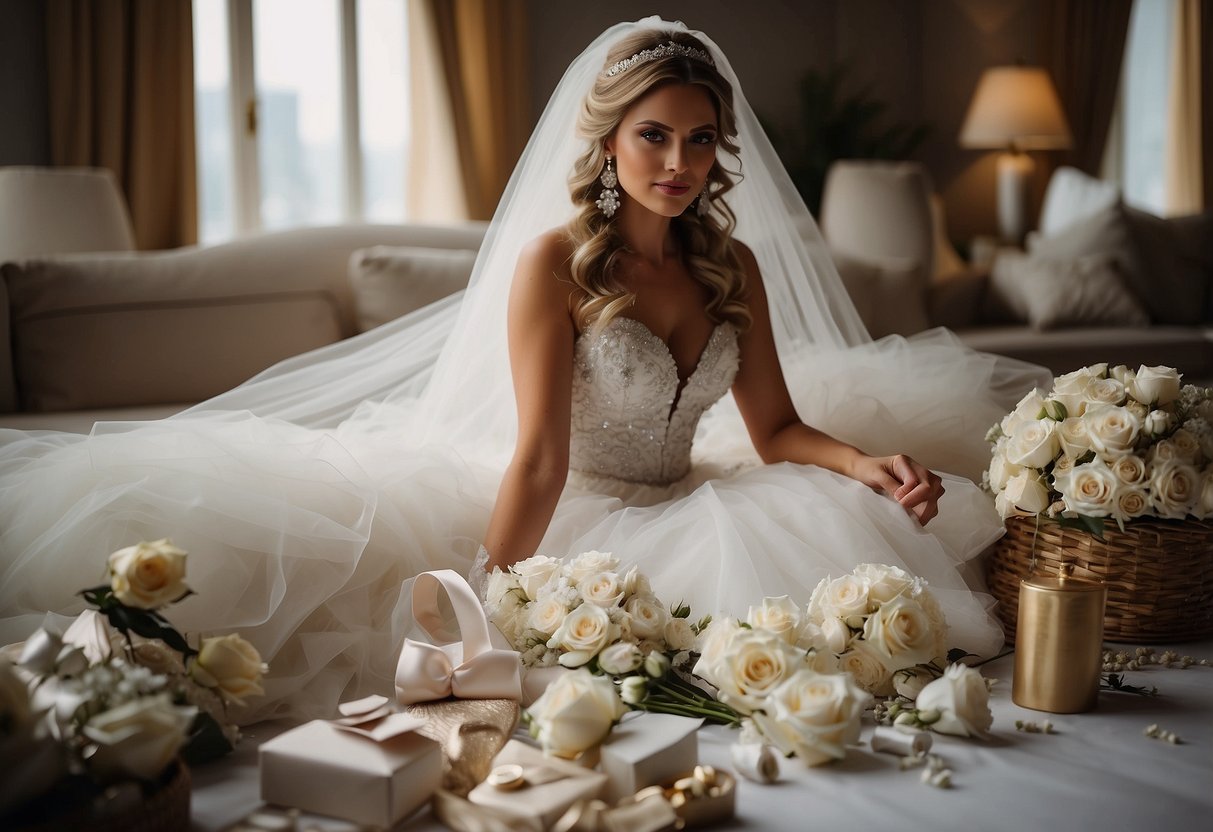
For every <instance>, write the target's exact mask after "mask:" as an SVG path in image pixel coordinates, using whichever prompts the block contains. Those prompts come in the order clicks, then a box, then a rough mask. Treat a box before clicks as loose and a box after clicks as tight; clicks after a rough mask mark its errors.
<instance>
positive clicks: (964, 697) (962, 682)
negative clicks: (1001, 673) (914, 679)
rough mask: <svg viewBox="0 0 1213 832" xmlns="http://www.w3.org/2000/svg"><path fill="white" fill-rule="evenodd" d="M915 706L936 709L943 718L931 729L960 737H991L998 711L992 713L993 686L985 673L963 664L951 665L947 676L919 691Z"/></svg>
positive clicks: (919, 710) (919, 708) (921, 710)
mask: <svg viewBox="0 0 1213 832" xmlns="http://www.w3.org/2000/svg"><path fill="white" fill-rule="evenodd" d="M914 707H915V708H917V709H918V712H919V713H920V714H921V713H922V712H923V711H936V712H938V713H939V720H938V721H937V722H935V723H934V724H932V725H931V729H932V730H934V731H938V732H939V733H941V734H952V735H954V736H957V737H972V736H977V737H983V738H984V737H987V736H989V731H990V726H991V725H992V724H993V723H994V715H993V714H991V713H990V689H989V687H987V686H986V680H985V679H983V678H982V675H981V673H979V672H978V671H977V670H975V669H974V668H971V667H966V666H965V665H963V664H953V665H949V666H948V669H947V670H945V671H944V673H943V676H941V677H939V678H938V679H936V680H935V681H933V682H931V683H930V684H928V685H927V686H926V687H924V688H923V689H922V692H921V693H919V694H918V698H917V700H915V703H914Z"/></svg>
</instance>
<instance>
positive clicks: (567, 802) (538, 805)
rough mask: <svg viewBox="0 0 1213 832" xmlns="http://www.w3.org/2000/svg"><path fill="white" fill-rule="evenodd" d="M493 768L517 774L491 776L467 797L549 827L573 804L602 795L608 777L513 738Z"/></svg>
mask: <svg viewBox="0 0 1213 832" xmlns="http://www.w3.org/2000/svg"><path fill="white" fill-rule="evenodd" d="M493 765H494V771H498V770H501V771H508V770H509V769H507V768H506V767H509V766H517V767H518V768H517V769H513V771H514V772H516V773H517V777H516V778H514V779H512V780H509V781H500V780H499V778H494V777H490V781H491V782H490V781H486V782H484V783H481V784H480V785H479V786H477V787H476V788H474V789H472V791H471V793H469V794H468V800H470V801H471V802H472V803H476V804H478V805H480V806H486V807H489V808H491V809H497V810H500V811H503V812H507V813H510V814H513V815H515V816H518V817H521V818H530V819H538V821H539V822H540V824H541V826H542V828H543V829H550V828H551V827H552V825H553V824H555V823H556V821H557V820H559V819H560V816H561V815H563V814H564V813H565V811H567V810H568V808H569V807H570V806H572V805H573V804H574V803H576V802H577V801H579V800H592V799H593V798H596V797H599V796H600V795H601V794H602V790H603V789H604V788H605V787H606V782H607V776H606V775H605V774H603V773H601V772H598V771H591V770H589V769H586V768H582V767H581V766H579V765H577V764H576V763H570V762H568V761H567V760H560V759H557V758H555V757H547V756H544V754H543V752H542V751H540V750H538V749H536V748H532V747H531V746H529V745H527V744H525V743H522V742H519V741H518V740H510V741H509V742H508V743H506V746H505V748H503V749H502V750H501V753H500V754H498V755H497V757H496V759H494V760H493Z"/></svg>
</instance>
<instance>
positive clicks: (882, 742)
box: [872, 725, 931, 757]
mask: <svg viewBox="0 0 1213 832" xmlns="http://www.w3.org/2000/svg"><path fill="white" fill-rule="evenodd" d="M872 750H873V751H881V752H883V753H885V754H896V755H897V756H898V757H921V756H922V755H923V754H926V753H927V752H928V751H930V750H931V735H930V734H929V733H927V732H926V731H915V732H914V733H913V734H906V733H902V732H901V731H899V730H898V729H896V728H885V727H884V726H882V725H877V726H876V732H875V733H874V734H872Z"/></svg>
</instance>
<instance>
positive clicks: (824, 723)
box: [754, 670, 871, 766]
mask: <svg viewBox="0 0 1213 832" xmlns="http://www.w3.org/2000/svg"><path fill="white" fill-rule="evenodd" d="M870 699H871V697H869V696H868V695H867V694H866V693H864V692H863V691H862V690H860V689H859V688H858V687H856V686H855V683H854V682H852V681H851V678H850V677H849V676H847V675H846V674H842V673H840V674H833V675H826V674H822V673H815V672H813V671H812V670H799V671H797V672H796V673H795V674H793V675H792V676H791V677H790V678H788V679H787V680H786V681H784V682H783V683H782V684H780V685H779V686H778V687H777V688H776V689H775V690H774V691H772V692H771V696H770V698H769V701H768V703H767V709H766V713H761V714H755V715H754V722H755V723H756V724H757V725H758V727H759V729H760V730H761V731H762V733H763V734H764V735H765V736H766V737H767V739H768V740H770V741H771V743H772V744H773V745H774V746H775V747H776V748H778V749H779V750H780V751H782V752H783V753H784V754H793V755H795V756H797V757H799V758H800V759H801V761H802V762H804V763H805V765H810V766H816V765H821V764H822V763H828V762H829V761H831V760H841V759H842V758H843V757H845V756H846V753H847V752H846V746H847V745H850V744H853V743H856V742H858V741H859V732H860V726H859V720H860V717H861V716H862V715H863V711H864V708H866V707H867V705H868V702H869V701H870Z"/></svg>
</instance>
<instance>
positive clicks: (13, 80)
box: [0, 0, 50, 165]
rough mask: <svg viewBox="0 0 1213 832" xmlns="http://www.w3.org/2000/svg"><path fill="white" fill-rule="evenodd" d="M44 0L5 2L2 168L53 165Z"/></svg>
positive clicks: (0, 63)
mask: <svg viewBox="0 0 1213 832" xmlns="http://www.w3.org/2000/svg"><path fill="white" fill-rule="evenodd" d="M46 113H47V111H46V35H45V18H44V13H43V8H42V0H4V2H3V3H0V124H3V125H4V126H3V128H0V165H45V164H48V163H49V161H50V143H49V139H48V137H47V121H46Z"/></svg>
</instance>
